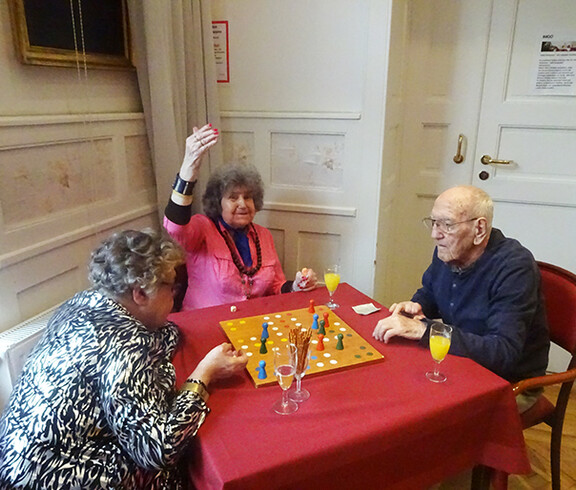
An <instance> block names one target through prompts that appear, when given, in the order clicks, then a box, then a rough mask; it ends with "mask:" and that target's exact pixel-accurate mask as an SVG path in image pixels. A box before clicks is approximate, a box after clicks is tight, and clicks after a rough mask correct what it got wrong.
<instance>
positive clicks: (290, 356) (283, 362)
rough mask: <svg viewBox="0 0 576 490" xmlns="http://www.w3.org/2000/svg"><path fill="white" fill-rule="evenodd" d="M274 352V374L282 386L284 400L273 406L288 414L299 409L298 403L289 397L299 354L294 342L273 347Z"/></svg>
mask: <svg viewBox="0 0 576 490" xmlns="http://www.w3.org/2000/svg"><path fill="white" fill-rule="evenodd" d="M272 352H273V353H274V374H275V375H276V379H278V384H279V385H280V388H282V400H280V401H278V402H276V403H275V404H274V406H273V407H272V408H273V409H274V411H275V412H276V413H279V414H280V415H288V414H291V413H293V412H295V411H296V410H298V404H297V403H296V402H294V401H292V400H290V399H289V398H288V388H290V385H291V384H292V380H293V379H294V374H295V372H296V363H297V362H298V354H297V351H296V346H295V345H294V344H284V345H281V346H280V347H275V348H274V349H272Z"/></svg>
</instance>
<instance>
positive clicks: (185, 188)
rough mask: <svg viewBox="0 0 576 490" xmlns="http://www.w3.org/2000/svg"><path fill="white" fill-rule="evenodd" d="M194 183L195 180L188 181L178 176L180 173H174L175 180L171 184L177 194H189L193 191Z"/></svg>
mask: <svg viewBox="0 0 576 490" xmlns="http://www.w3.org/2000/svg"><path fill="white" fill-rule="evenodd" d="M195 185H196V182H189V181H187V180H184V179H183V178H182V177H180V174H176V180H175V181H174V184H173V185H172V189H174V190H175V191H176V192H177V193H178V194H182V195H183V196H191V195H192V193H193V192H194V186H195Z"/></svg>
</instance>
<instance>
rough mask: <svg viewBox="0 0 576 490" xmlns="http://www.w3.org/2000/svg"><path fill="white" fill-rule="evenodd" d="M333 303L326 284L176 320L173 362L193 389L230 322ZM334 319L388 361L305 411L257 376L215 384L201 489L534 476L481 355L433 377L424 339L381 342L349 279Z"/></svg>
mask: <svg viewBox="0 0 576 490" xmlns="http://www.w3.org/2000/svg"><path fill="white" fill-rule="evenodd" d="M311 298H314V300H315V301H316V304H321V303H324V302H326V301H327V300H328V293H327V291H326V289H324V288H319V289H316V290H314V291H311V292H308V293H291V294H283V295H279V296H274V297H266V298H258V299H253V300H249V301H245V302H241V303H237V304H236V306H237V311H235V312H234V313H232V312H231V311H230V305H222V306H216V307H212V308H205V309H201V310H195V311H191V312H182V313H176V314H173V315H172V316H171V317H170V319H171V320H173V321H175V322H176V323H177V324H179V325H180V327H181V329H182V332H183V343H182V345H181V346H180V348H179V350H178V352H177V353H176V355H175V358H174V366H175V367H176V372H177V382H178V383H182V382H183V381H184V380H185V379H186V377H187V376H188V374H189V373H190V372H191V371H192V370H193V368H194V366H195V364H196V363H197V362H198V360H199V359H200V358H201V357H202V356H204V355H205V354H206V353H207V352H208V351H209V350H210V349H211V348H212V347H214V346H215V345H217V344H219V343H222V342H224V341H226V340H227V338H226V336H225V334H224V332H223V330H222V329H221V328H220V325H219V322H220V321H221V320H225V319H229V318H242V317H246V316H253V315H260V314H265V313H274V312H277V311H285V310H290V309H296V308H304V307H307V306H308V305H309V300H310V299H311ZM335 299H336V300H337V302H338V303H340V305H341V307H340V308H338V309H337V310H335V312H336V313H337V314H338V316H340V318H342V320H344V321H345V322H346V323H348V325H350V326H351V327H352V328H354V329H355V330H356V331H357V332H358V333H360V334H361V335H362V336H363V337H364V338H365V339H367V340H368V341H369V342H370V343H371V344H372V345H373V346H375V347H376V348H377V350H379V351H380V352H381V353H382V354H384V356H385V360H384V361H382V362H377V363H372V364H366V365H360V366H358V367H354V368H351V369H348V370H344V371H336V372H332V373H327V374H323V375H318V376H316V377H309V378H307V377H304V379H303V381H302V384H303V386H305V387H306V388H307V389H308V390H309V391H310V393H311V397H310V399H309V400H308V401H306V402H304V403H302V404H300V408H299V410H298V411H297V412H296V413H294V414H292V415H288V416H281V415H277V414H276V413H274V412H273V411H272V409H271V407H272V405H273V403H274V402H275V401H277V400H278V399H279V398H280V397H281V389H280V387H279V386H278V385H272V386H266V387H260V388H255V387H254V385H253V383H252V381H251V379H250V377H249V375H248V373H243V374H242V375H241V376H239V377H236V378H235V379H233V380H228V381H225V382H221V383H220V384H219V385H215V386H213V387H211V392H212V394H211V396H210V400H209V402H208V404H209V406H210V408H211V413H210V415H209V416H208V417H207V419H206V421H205V423H204V425H203V426H202V427H201V429H200V431H199V433H198V436H197V438H196V443H195V447H194V451H193V452H192V454H193V455H194V456H193V460H192V461H191V462H190V464H191V474H192V479H193V481H194V483H195V485H196V486H197V488H199V489H208V488H210V489H211V488H237V489H248V488H249V489H260V488H262V489H263V488H266V489H270V488H297V489H307V488H342V489H343V488H350V489H352V488H354V489H356V488H386V489H394V488H398V489H411V488H414V489H419V488H426V487H427V486H430V485H432V484H434V483H436V482H439V481H442V480H443V479H445V478H447V477H449V476H452V475H455V474H458V473H460V472H461V471H464V470H465V469H467V468H471V467H473V466H474V465H478V464H482V465H485V466H489V467H492V468H496V469H499V470H502V471H505V472H507V473H528V472H529V471H530V464H529V461H528V458H527V455H526V449H525V445H524V438H523V435H522V428H521V425H520V418H519V416H518V413H517V409H516V403H515V400H514V396H513V394H512V391H511V389H510V386H509V384H508V383H507V382H506V381H505V380H503V379H502V378H500V377H498V376H496V375H495V374H493V373H491V372H490V371H488V370H486V369H484V368H483V367H481V366H480V365H478V364H476V363H475V362H474V361H471V360H470V359H465V358H461V357H456V356H451V355H448V357H447V358H446V359H445V361H444V362H443V363H442V370H443V372H444V373H446V374H447V376H448V380H447V381H446V382H445V383H443V384H435V383H432V382H430V381H428V380H427V379H426V377H425V375H424V373H425V372H426V371H428V370H429V369H430V368H431V367H432V364H433V361H432V358H431V356H430V353H429V352H428V350H427V349H424V348H422V347H420V346H418V345H417V343H416V342H414V341H408V340H404V339H394V340H392V341H391V342H390V343H389V344H383V343H380V342H378V341H376V340H375V339H373V338H372V331H373V329H374V326H375V325H376V322H377V321H378V319H379V318H382V317H383V316H384V315H385V314H387V310H386V309H384V311H386V313H382V312H378V313H375V314H372V315H368V316H362V315H358V314H356V313H355V312H354V311H353V310H352V308H351V306H354V305H358V304H363V303H370V302H373V303H374V304H376V305H377V306H380V305H378V304H377V303H376V302H374V301H373V300H371V299H370V298H369V297H367V296H365V295H364V294H362V293H360V292H359V291H357V290H356V289H354V288H353V287H351V286H349V285H347V284H341V285H340V286H339V288H338V290H337V291H336V294H335Z"/></svg>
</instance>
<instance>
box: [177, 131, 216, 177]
mask: <svg viewBox="0 0 576 490" xmlns="http://www.w3.org/2000/svg"><path fill="white" fill-rule="evenodd" d="M218 136H219V135H218V130H217V129H214V128H212V125H211V124H205V125H204V126H202V127H201V128H200V129H198V128H197V127H194V128H193V129H192V134H191V135H190V136H188V138H186V151H185V153H184V161H183V162H182V165H181V166H180V172H179V175H180V178H182V179H183V180H186V181H189V182H190V181H196V180H197V179H198V174H199V171H200V166H201V165H202V156H203V155H204V154H205V153H207V152H208V150H209V149H210V148H212V147H213V146H214V145H215V144H216V143H217V142H218Z"/></svg>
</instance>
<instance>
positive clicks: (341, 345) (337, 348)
mask: <svg viewBox="0 0 576 490" xmlns="http://www.w3.org/2000/svg"><path fill="white" fill-rule="evenodd" d="M337 337H338V342H337V343H336V350H344V344H343V342H342V339H343V338H344V335H342V334H341V333H339V334H338V335H337Z"/></svg>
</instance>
